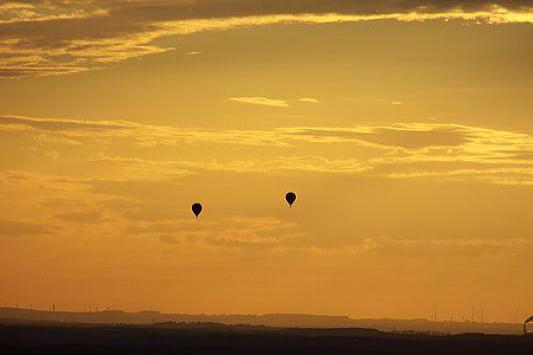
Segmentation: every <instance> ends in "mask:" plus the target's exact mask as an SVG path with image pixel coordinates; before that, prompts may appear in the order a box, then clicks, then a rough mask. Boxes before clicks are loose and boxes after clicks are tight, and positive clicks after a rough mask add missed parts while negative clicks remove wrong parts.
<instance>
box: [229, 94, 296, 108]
mask: <svg viewBox="0 0 533 355" xmlns="http://www.w3.org/2000/svg"><path fill="white" fill-rule="evenodd" d="M229 100H230V101H235V102H242V103H245V104H252V105H261V106H273V107H289V104H288V103H287V101H284V100H278V99H271V98H268V97H264V96H240V97H230V98H229Z"/></svg>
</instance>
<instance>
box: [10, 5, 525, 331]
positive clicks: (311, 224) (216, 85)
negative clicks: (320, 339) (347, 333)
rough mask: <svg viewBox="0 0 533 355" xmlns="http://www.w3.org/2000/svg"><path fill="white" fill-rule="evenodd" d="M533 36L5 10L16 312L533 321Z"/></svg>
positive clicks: (351, 21) (122, 9) (511, 15)
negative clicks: (197, 210) (86, 309)
mask: <svg viewBox="0 0 533 355" xmlns="http://www.w3.org/2000/svg"><path fill="white" fill-rule="evenodd" d="M531 38H533V2H531V1H528V0H499V1H485V0H476V1H465V0H450V1H436V0H433V1H431V0H430V1H422V0H403V1H400V0H376V1H356V0H352V1H346V0H342V1H341V0H338V1H337V0H333V1H318V0H285V1H274V0H261V1H259V0H246V1H245V0H232V1H229V0H220V1H215V0H197V1H193V0H187V1H185V0H183V1H181V0H176V1H170V0H161V1H148V0H133V1H121V0H103V1H76V0H74V1H60V0H48V1H44V0H34V1H7V2H6V1H3V2H1V3H0V152H1V159H0V280H2V281H1V282H0V302H2V303H8V304H15V303H17V304H19V305H29V304H33V306H34V307H40V308H48V307H49V306H50V304H52V303H55V304H56V305H57V306H56V307H59V308H63V309H76V307H80V306H83V305H86V304H93V305H94V304H98V305H99V306H100V307H110V308H128V309H130V308H132V307H133V308H134V309H146V308H149V307H154V308H161V309H163V310H164V311H169V312H170V311H172V312H195V313H200V312H204V313H268V312H298V313H303V312H305V313H315V314H345V315H349V316H352V317H429V316H430V314H431V313H432V312H433V307H434V305H437V307H438V310H439V314H440V315H441V316H443V317H446V318H450V317H451V316H452V315H453V316H454V318H455V319H461V317H470V312H471V306H472V305H474V306H476V307H481V306H483V307H484V316H485V319H488V320H489V321H490V320H494V321H496V320H506V321H514V320H515V319H516V316H517V314H518V315H519V317H520V318H522V317H523V316H525V314H526V313H528V312H531V311H533V302H532V300H533V298H532V297H531V295H532V294H533V284H531V282H530V281H531V275H532V274H533V236H532V232H533V222H532V213H531V211H533V121H532V117H531V113H532V112H533V65H532V64H531V63H533V46H532V45H531V43H530V42H531ZM287 191H294V192H296V193H297V195H298V200H297V201H296V203H295V205H294V206H293V208H292V209H289V208H288V207H287V206H286V203H285V202H284V200H283V197H284V194H285V193H286V192H287ZM195 201H200V202H202V203H203V205H204V211H203V213H202V214H201V216H200V219H199V220H198V221H197V220H195V219H194V217H193V215H192V212H191V210H190V208H191V203H193V202H195Z"/></svg>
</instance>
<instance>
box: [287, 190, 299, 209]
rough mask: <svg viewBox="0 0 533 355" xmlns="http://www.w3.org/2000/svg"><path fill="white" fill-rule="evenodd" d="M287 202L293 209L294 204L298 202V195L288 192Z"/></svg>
mask: <svg viewBox="0 0 533 355" xmlns="http://www.w3.org/2000/svg"><path fill="white" fill-rule="evenodd" d="M285 200H287V203H288V204H289V207H292V204H293V203H294V201H296V194H295V193H294V192H287V193H286V194H285Z"/></svg>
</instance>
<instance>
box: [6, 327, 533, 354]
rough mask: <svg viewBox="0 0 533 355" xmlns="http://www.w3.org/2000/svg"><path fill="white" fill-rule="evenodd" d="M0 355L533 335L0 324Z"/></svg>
mask: <svg viewBox="0 0 533 355" xmlns="http://www.w3.org/2000/svg"><path fill="white" fill-rule="evenodd" d="M0 349H1V353H2V354H118V353H120V354H305V355H308V354H424V355H429V354H468V355H477V354H480V355H481V354H533V336H512V335H482V334H464V335H453V336H432V335H426V334H394V333H385V332H380V331H377V330H372V329H356V328H353V329H282V328H268V327H258V326H254V327H251V326H226V325H219V324H198V323H197V324H175V323H165V324H159V325H153V326H132V325H115V326H112V325H76V324H72V325H66V324H45V323H42V324H37V323H35V324H7V323H4V324H1V325H0Z"/></svg>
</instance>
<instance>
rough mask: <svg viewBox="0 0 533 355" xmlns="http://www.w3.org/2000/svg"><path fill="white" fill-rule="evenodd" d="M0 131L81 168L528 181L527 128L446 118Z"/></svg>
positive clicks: (10, 119)
mask: <svg viewBox="0 0 533 355" xmlns="http://www.w3.org/2000/svg"><path fill="white" fill-rule="evenodd" d="M0 133H1V134H2V136H3V137H6V138H8V137H9V140H7V141H9V142H11V143H14V142H16V144H17V145H18V146H21V147H23V146H27V145H28V142H30V143H32V146H33V147H34V148H35V150H39V152H40V154H41V156H43V155H46V154H48V155H49V156H50V157H51V158H53V157H54V156H57V157H58V158H59V156H61V159H58V161H57V163H58V164H59V162H60V161H63V160H65V159H76V160H77V161H78V162H79V163H80V164H86V165H85V166H84V167H83V169H89V170H90V171H102V169H101V168H97V167H98V166H99V165H103V164H107V165H108V168H109V169H103V171H115V172H121V173H122V174H126V175H127V176H132V175H136V176H138V177H139V178H141V177H142V178H143V179H161V178H162V177H165V178H178V177H186V176H188V175H191V174H196V173H197V172H199V171H227V172H237V173H283V172H291V171H292V172H297V171H300V172H310V173H334V174H358V175H359V174H365V175H373V176H380V177H386V178H394V179H400V178H401V179H406V178H420V177H424V178H434V179H447V180H448V179H461V180H463V179H475V180H478V181H486V182H493V183H497V184H505V185H530V184H533V171H532V168H533V159H532V158H531V157H532V156H533V137H531V136H530V135H528V134H524V133H519V132H510V131H504V130H497V129H491V128H484V127H476V126H468V125H459V124H449V123H435V122H431V123H428V122H422V123H396V124H389V125H375V126H373V125H358V126H348V127H320V126H318V127H279V128H274V129H268V130H267V129H263V130H233V129H228V130H224V129H219V130H204V129H191V128H181V127H172V126H157V125H147V124H142V123H135V122H128V121H82V120H74V119H52V118H48V119H40V118H28V117H18V116H0ZM7 141H6V142H7ZM11 143H10V144H11ZM0 144H1V143H0ZM5 144H7V143H5ZM324 144H336V145H338V146H339V148H342V149H341V151H343V152H348V151H351V152H352V153H343V154H341V155H339V154H338V153H336V151H337V150H336V149H335V150H333V151H331V150H328V151H327V152H325V151H324V149H323V148H321V145H324ZM195 145H196V146H199V145H201V146H203V147H207V149H209V151H211V152H213V153H212V154H210V155H209V157H206V156H201V155H200V156H198V155H195V157H194V158H192V159H187V158H181V159H170V160H165V158H164V157H161V158H160V160H153V159H148V158H146V155H145V154H146V153H147V152H148V151H149V149H158V148H159V147H180V148H181V149H182V150H183V149H189V148H192V147H193V146H195ZM215 145H235V146H243V147H246V150H243V151H242V153H245V152H246V151H248V152H250V151H251V150H252V149H254V150H257V149H261V148H268V153H267V155H261V159H257V158H250V155H249V154H242V155H241V154H237V155H232V157H231V159H230V158H229V157H227V156H225V155H224V154H223V153H222V151H218V152H217V150H216V149H211V148H212V147H213V146H215ZM67 147H72V148H74V147H75V148H76V149H69V153H68V154H66V150H65V149H66V148H67ZM117 147H122V148H126V147H127V149H128V151H129V155H128V156H123V155H121V154H118V153H117ZM49 152H58V153H60V155H55V154H50V153H49ZM74 154H75V155H74ZM239 155H241V156H239ZM69 156H70V158H69ZM143 157H144V158H143ZM167 159H168V158H167Z"/></svg>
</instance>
